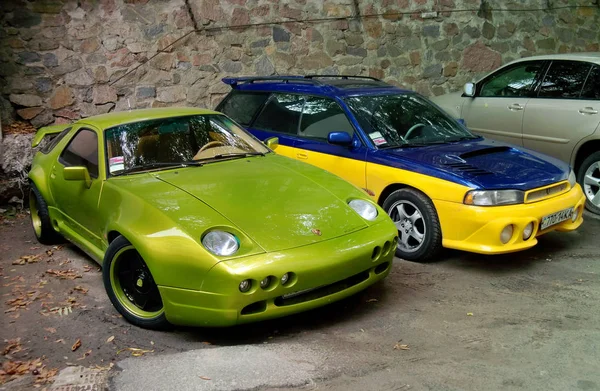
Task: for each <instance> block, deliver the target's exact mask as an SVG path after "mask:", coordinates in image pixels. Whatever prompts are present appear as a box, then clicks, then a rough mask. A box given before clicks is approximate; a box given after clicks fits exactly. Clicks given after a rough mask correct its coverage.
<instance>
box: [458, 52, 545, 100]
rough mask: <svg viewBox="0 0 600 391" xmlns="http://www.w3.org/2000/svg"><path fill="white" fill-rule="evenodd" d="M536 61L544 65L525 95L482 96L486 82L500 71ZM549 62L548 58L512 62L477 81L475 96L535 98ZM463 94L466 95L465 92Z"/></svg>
mask: <svg viewBox="0 0 600 391" xmlns="http://www.w3.org/2000/svg"><path fill="white" fill-rule="evenodd" d="M534 63H541V65H542V67H541V69H540V72H539V73H538V75H537V76H536V78H535V80H534V81H533V83H532V85H531V87H529V91H528V92H527V94H526V95H525V96H517V97H515V96H481V90H482V88H483V86H484V84H486V83H487V82H489V81H490V80H492V79H493V78H495V77H497V76H498V74H499V73H503V72H505V71H506V70H509V69H512V68H516V67H519V66H522V65H523V64H534ZM548 63H549V61H548V60H529V61H519V62H516V63H513V64H510V65H506V66H504V67H502V68H500V69H497V70H496V71H495V72H494V73H492V74H490V75H488V76H486V77H484V78H483V79H481V80H480V81H479V82H477V84H476V85H475V96H474V97H475V98H511V99H515V98H535V94H536V91H537V90H538V87H539V83H541V80H543V79H541V78H540V75H542V74H543V75H544V77H545V76H546V72H547V71H548ZM463 96H464V93H463Z"/></svg>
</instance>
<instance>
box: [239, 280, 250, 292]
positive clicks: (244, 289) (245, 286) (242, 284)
mask: <svg viewBox="0 0 600 391" xmlns="http://www.w3.org/2000/svg"><path fill="white" fill-rule="evenodd" d="M250 285H251V284H250V280H244V281H242V282H240V292H242V293H245V292H248V291H249V290H250Z"/></svg>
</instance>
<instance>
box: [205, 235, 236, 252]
mask: <svg viewBox="0 0 600 391" xmlns="http://www.w3.org/2000/svg"><path fill="white" fill-rule="evenodd" d="M202 245H203V246H204V247H206V249H207V250H208V251H210V252H211V253H213V254H215V255H219V256H221V257H227V256H230V255H233V254H235V253H236V252H237V251H238V250H239V248H240V241H239V240H238V238H236V237H235V235H233V234H230V233H229V232H225V231H210V232H209V233H207V234H206V235H204V237H203V238H202Z"/></svg>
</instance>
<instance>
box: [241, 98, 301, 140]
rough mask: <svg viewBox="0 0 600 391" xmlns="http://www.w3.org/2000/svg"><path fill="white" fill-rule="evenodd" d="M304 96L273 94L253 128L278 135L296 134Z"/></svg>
mask: <svg viewBox="0 0 600 391" xmlns="http://www.w3.org/2000/svg"><path fill="white" fill-rule="evenodd" d="M303 104H304V96H302V95H293V94H274V95H273V97H272V98H271V99H270V100H269V103H267V105H266V106H265V108H264V109H263V111H262V112H261V113H260V114H259V115H258V118H257V119H256V121H255V122H254V125H253V127H255V128H256V129H262V130H270V131H272V132H278V133H288V134H297V132H298V122H300V113H301V112H302V106H303Z"/></svg>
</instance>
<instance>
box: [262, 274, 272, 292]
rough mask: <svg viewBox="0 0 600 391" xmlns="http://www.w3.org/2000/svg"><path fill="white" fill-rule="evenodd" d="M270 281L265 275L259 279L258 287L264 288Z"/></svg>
mask: <svg viewBox="0 0 600 391" xmlns="http://www.w3.org/2000/svg"><path fill="white" fill-rule="evenodd" d="M270 282H271V278H270V277H268V276H267V277H265V278H263V279H262V280H261V281H260V287H261V288H262V289H265V288H266V287H268V286H269V283H270Z"/></svg>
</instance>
